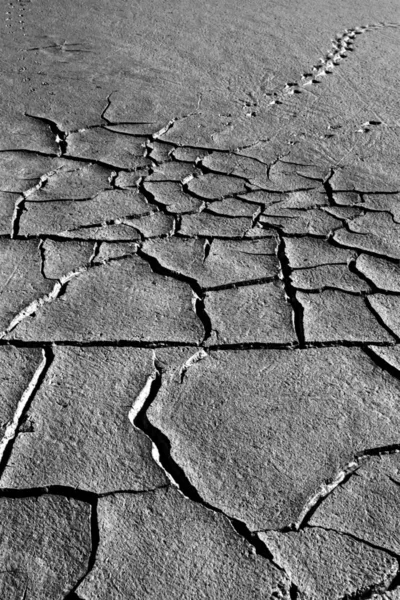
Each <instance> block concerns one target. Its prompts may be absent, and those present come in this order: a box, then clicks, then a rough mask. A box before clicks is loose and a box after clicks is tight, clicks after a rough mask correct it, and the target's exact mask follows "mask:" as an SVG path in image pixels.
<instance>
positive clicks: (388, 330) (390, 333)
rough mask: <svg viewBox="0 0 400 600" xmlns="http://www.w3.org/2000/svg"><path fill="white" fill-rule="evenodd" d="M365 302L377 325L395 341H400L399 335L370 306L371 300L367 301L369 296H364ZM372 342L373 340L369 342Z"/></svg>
mask: <svg viewBox="0 0 400 600" xmlns="http://www.w3.org/2000/svg"><path fill="white" fill-rule="evenodd" d="M365 303H366V305H367V308H368V309H369V311H370V312H371V313H372V315H373V316H374V317H375V319H376V321H377V322H378V323H379V325H380V326H381V327H382V328H383V329H384V330H385V331H387V333H388V334H389V335H391V336H392V338H393V339H394V340H395V341H396V342H400V338H399V336H397V335H396V334H395V333H394V331H392V329H391V328H390V327H389V326H388V325H386V323H385V321H384V320H383V319H382V317H381V315H380V314H379V313H378V312H377V311H376V310H375V308H374V307H373V306H372V304H371V302H370V301H369V297H368V296H366V297H365ZM371 343H373V342H371Z"/></svg>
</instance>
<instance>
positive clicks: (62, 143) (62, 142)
mask: <svg viewBox="0 0 400 600" xmlns="http://www.w3.org/2000/svg"><path fill="white" fill-rule="evenodd" d="M25 116H26V117H29V118H30V119H36V120H37V121H41V122H42V123H46V125H48V126H49V127H50V130H51V132H52V133H53V135H54V137H55V141H56V143H57V144H58V147H59V152H58V156H63V154H65V152H66V151H67V140H66V138H67V136H66V133H65V131H62V130H61V129H60V128H59V126H58V125H57V123H56V122H55V121H52V120H51V119H46V118H45V117H37V116H35V115H30V114H28V113H25Z"/></svg>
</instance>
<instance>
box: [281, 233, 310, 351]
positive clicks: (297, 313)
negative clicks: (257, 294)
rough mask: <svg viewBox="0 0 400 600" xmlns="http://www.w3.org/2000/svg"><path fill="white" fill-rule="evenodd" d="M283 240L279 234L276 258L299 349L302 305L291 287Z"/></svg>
mask: <svg viewBox="0 0 400 600" xmlns="http://www.w3.org/2000/svg"><path fill="white" fill-rule="evenodd" d="M285 248H286V247H285V239H284V237H283V236H282V235H281V234H280V235H279V244H278V248H277V257H278V261H279V264H280V268H281V272H282V280H283V285H284V289H285V293H286V296H287V298H288V301H289V302H290V304H291V306H292V311H293V324H294V329H295V332H296V335H297V339H298V342H299V347H300V348H304V345H305V338H304V324H303V316H304V308H303V306H302V304H301V303H300V302H299V301H298V299H297V296H296V290H295V288H294V287H293V284H292V280H291V273H292V269H291V267H290V264H289V259H288V257H287V255H286V252H285Z"/></svg>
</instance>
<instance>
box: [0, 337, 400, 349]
mask: <svg viewBox="0 0 400 600" xmlns="http://www.w3.org/2000/svg"><path fill="white" fill-rule="evenodd" d="M197 345H198V342H197V341H196V340H193V341H192V342H174V341H169V340H150V341H143V340H140V341H139V340H132V339H126V340H125V339H122V340H121V339H116V340H106V341H105V340H100V339H93V340H88V341H87V342H79V341H76V340H65V339H64V340H52V341H47V340H35V341H30V340H6V339H4V338H3V339H0V346H15V347H17V348H24V347H26V348H52V347H53V346H73V347H77V348H86V347H88V346H95V347H98V348H101V347H105V348H109V347H124V348H125V347H126V348H191V347H193V346H197ZM371 345H374V346H379V347H382V348H392V347H394V346H396V343H395V342H387V341H386V342H381V341H379V340H376V341H375V340H371V341H367V342H365V341H362V342H357V341H349V340H334V341H330V342H305V344H304V347H303V349H312V348H361V349H363V350H368V348H369V346H371ZM207 348H208V349H210V350H221V351H224V350H298V349H299V345H298V343H297V342H296V343H292V342H283V343H280V342H242V343H234V344H209V345H207Z"/></svg>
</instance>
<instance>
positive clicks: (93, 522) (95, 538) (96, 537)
mask: <svg viewBox="0 0 400 600" xmlns="http://www.w3.org/2000/svg"><path fill="white" fill-rule="evenodd" d="M90 504H91V506H92V514H91V519H90V530H91V539H92V547H91V551H90V556H89V561H88V568H87V571H86V573H85V574H84V575H83V577H81V578H80V580H79V581H78V582H77V583H76V585H75V586H74V587H73V589H72V590H71V592H70V593H69V594H68V596H66V598H65V600H74V597H75V599H76V598H78V600H79V596H77V595H76V594H75V590H76V589H77V588H78V587H79V585H80V584H81V583H82V581H83V580H84V579H85V578H86V577H87V576H88V575H89V573H90V572H91V571H92V569H93V567H94V565H95V562H96V556H97V551H98V548H99V543H100V532H99V522H98V515H97V505H98V499H97V498H94V499H93V500H92V502H90ZM71 594H72V595H71Z"/></svg>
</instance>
